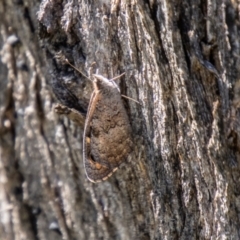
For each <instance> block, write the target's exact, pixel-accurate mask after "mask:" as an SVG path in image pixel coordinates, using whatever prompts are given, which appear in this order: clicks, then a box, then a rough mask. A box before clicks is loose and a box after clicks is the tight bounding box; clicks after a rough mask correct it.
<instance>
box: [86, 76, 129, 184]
mask: <svg viewBox="0 0 240 240" xmlns="http://www.w3.org/2000/svg"><path fill="white" fill-rule="evenodd" d="M93 88H94V91H93V93H92V96H91V99H90V103H89V107H88V111H87V117H86V121H85V126H84V135H83V161H84V166H85V171H86V175H87V177H88V179H89V180H90V181H91V182H100V181H103V180H106V179H107V178H108V177H110V176H111V175H112V174H113V172H115V171H116V170H117V168H118V167H119V165H120V164H121V163H123V162H124V161H125V160H126V159H127V156H128V155H129V153H130V152H131V150H132V147H133V142H132V137H131V126H130V123H129V119H128V115H127V112H126V109H125V107H124V105H123V102H122V97H121V94H120V91H119V88H118V86H117V84H116V83H115V82H114V81H113V80H109V79H107V78H105V77H103V76H101V75H96V74H95V75H94V81H93Z"/></svg>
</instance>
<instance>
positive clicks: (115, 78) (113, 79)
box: [110, 72, 141, 105]
mask: <svg viewBox="0 0 240 240" xmlns="http://www.w3.org/2000/svg"><path fill="white" fill-rule="evenodd" d="M124 74H125V72H124V73H122V74H120V75H118V76H116V77H114V78H112V79H110V81H115V80H117V79H118V78H120V77H122V76H123V75H124ZM121 96H122V97H124V98H127V99H129V100H132V101H134V102H136V103H138V104H140V105H141V103H140V102H139V101H137V100H135V99H133V98H130V97H127V96H126V95H121Z"/></svg>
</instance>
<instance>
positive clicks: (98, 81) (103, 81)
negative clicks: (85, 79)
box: [93, 74, 119, 91]
mask: <svg viewBox="0 0 240 240" xmlns="http://www.w3.org/2000/svg"><path fill="white" fill-rule="evenodd" d="M93 76H94V81H93V82H94V87H95V88H97V89H98V90H101V89H103V88H106V87H109V88H117V89H118V91H119V88H118V86H117V84H116V83H115V82H114V80H109V79H107V78H105V77H103V76H101V75H98V74H93Z"/></svg>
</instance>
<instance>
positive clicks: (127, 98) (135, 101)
mask: <svg viewBox="0 0 240 240" xmlns="http://www.w3.org/2000/svg"><path fill="white" fill-rule="evenodd" d="M121 96H122V97H124V98H127V99H129V100H132V101H134V102H136V103H138V104H140V105H142V104H141V103H140V102H139V101H137V100H135V99H133V98H130V97H127V96H126V95H121Z"/></svg>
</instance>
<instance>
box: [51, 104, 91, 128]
mask: <svg viewBox="0 0 240 240" xmlns="http://www.w3.org/2000/svg"><path fill="white" fill-rule="evenodd" d="M54 111H55V113H57V114H59V115H65V116H67V117H68V118H69V119H70V120H72V121H73V122H74V123H76V124H77V125H79V126H83V125H84V123H85V119H86V116H85V115H84V114H82V113H80V112H78V111H77V110H76V109H73V108H69V107H67V106H65V105H63V104H60V103H57V104H56V105H55V106H54Z"/></svg>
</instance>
